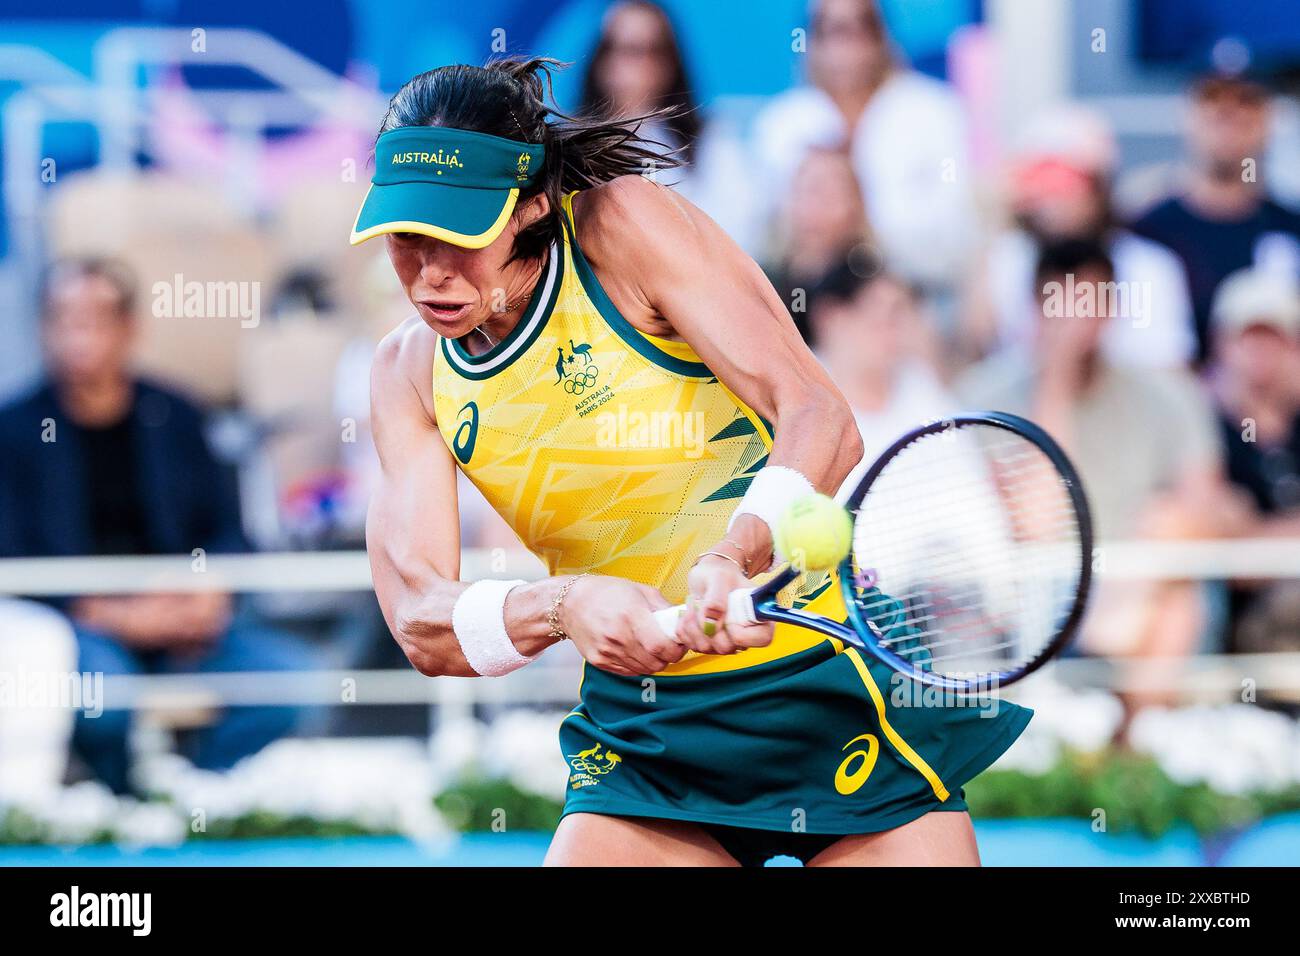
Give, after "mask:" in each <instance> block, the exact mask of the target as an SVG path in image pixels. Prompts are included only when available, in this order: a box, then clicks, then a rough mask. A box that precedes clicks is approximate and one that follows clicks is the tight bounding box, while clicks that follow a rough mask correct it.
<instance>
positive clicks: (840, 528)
mask: <svg viewBox="0 0 1300 956" xmlns="http://www.w3.org/2000/svg"><path fill="white" fill-rule="evenodd" d="M773 537H774V539H775V541H776V547H777V550H779V551H780V552H781V553H782V554H784V555H785V556H786V558H787V559H788V560H789V561H790V563H791V564H793V565H795V566H796V567H800V568H803V569H804V570H805V571H828V570H830V569H831V568H833V567H835V565H837V564H839V563H840V562H841V561H842V560H844V557H845V555H847V554H848V553H849V548H850V546H851V545H852V544H853V521H852V519H851V518H849V513H848V512H847V511H845V510H844V509H843V508H841V507H840V506H839V505H837V504H836V503H835V502H834V501H833V500H832V499H830V498H828V497H827V496H826V495H821V494H815V493H814V494H811V495H804V497H802V498H799V499H797V500H796V501H793V502H791V504H790V507H788V508H787V509H786V510H785V514H783V515H782V516H781V517H780V519H779V520H778V521H777V523H776V533H775V535H773Z"/></svg>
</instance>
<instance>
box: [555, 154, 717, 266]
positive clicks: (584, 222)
mask: <svg viewBox="0 0 1300 956" xmlns="http://www.w3.org/2000/svg"><path fill="white" fill-rule="evenodd" d="M665 175H670V173H665ZM700 215H702V213H700V211H699V210H698V209H696V207H695V206H693V205H692V204H691V203H690V202H688V201H687V200H685V199H683V198H682V197H681V196H679V195H678V194H677V193H676V192H674V191H673V190H672V189H670V188H668V187H667V186H664V185H661V184H660V183H658V182H655V181H654V180H653V179H651V178H650V177H648V176H619V177H618V178H617V179H611V180H610V181H609V182H607V183H602V184H601V185H599V186H595V187H593V188H591V189H586V190H583V191H582V192H580V193H578V195H577V196H576V197H575V198H574V228H575V229H576V231H577V234H578V245H579V246H581V247H582V248H583V250H584V251H586V250H588V249H590V250H592V253H593V254H594V256H595V257H602V254H603V257H604V258H610V257H611V255H612V254H614V253H617V252H618V251H619V250H624V249H639V250H640V251H641V252H642V253H643V254H644V253H645V252H647V251H653V249H654V248H655V247H658V246H672V245H673V244H675V243H677V242H679V241H680V240H681V239H683V238H689V237H691V236H693V235H696V234H697V233H698V221H697V217H699V216H700ZM647 247H649V249H648V248H647ZM593 254H588V258H593Z"/></svg>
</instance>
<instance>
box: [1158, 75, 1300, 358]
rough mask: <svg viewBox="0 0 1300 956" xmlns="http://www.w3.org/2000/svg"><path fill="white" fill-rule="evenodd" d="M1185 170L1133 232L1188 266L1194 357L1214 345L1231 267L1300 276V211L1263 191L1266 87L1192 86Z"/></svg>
mask: <svg viewBox="0 0 1300 956" xmlns="http://www.w3.org/2000/svg"><path fill="white" fill-rule="evenodd" d="M1191 101H1192V102H1191V111H1190V114H1189V117H1188V121H1187V133H1186V150H1187V156H1186V169H1185V171H1184V180H1183V183H1182V185H1181V186H1180V188H1179V189H1178V190H1177V192H1176V193H1175V195H1173V196H1171V197H1169V198H1168V199H1165V200H1164V201H1163V202H1161V203H1159V204H1157V205H1156V206H1155V207H1154V208H1152V209H1151V210H1149V211H1148V212H1147V213H1145V214H1144V215H1142V216H1141V217H1140V218H1139V219H1138V220H1137V221H1136V222H1135V223H1134V224H1133V230H1134V231H1135V232H1137V233H1138V234H1139V235H1143V236H1146V237H1148V238H1150V239H1154V240H1156V241H1157V242H1161V243H1164V244H1165V245H1167V246H1168V247H1169V248H1171V249H1172V250H1173V251H1174V252H1175V253H1176V254H1177V255H1178V257H1179V258H1180V259H1182V261H1183V265H1184V267H1185V268H1186V270H1187V277H1188V281H1189V284H1190V289H1191V296H1192V308H1193V310H1194V314H1195V317H1196V333H1197V361H1198V362H1204V361H1205V359H1206V357H1207V354H1208V351H1209V345H1210V341H1209V327H1210V306H1211V303H1212V301H1213V298H1214V291H1215V289H1216V288H1218V285H1219V283H1220V282H1222V281H1223V279H1224V277H1226V276H1227V275H1228V274H1229V273H1232V272H1236V271H1237V270H1239V269H1245V268H1248V267H1250V266H1252V265H1253V266H1257V267H1259V268H1264V269H1268V270H1270V271H1273V270H1276V271H1277V272H1279V273H1284V274H1286V275H1288V276H1290V277H1296V276H1298V275H1300V215H1297V214H1296V213H1294V212H1292V211H1290V210H1288V209H1284V208H1283V207H1281V206H1279V205H1278V204H1277V203H1275V202H1273V201H1272V200H1271V199H1269V198H1268V196H1267V195H1266V191H1265V188H1264V186H1263V184H1262V182H1261V181H1260V179H1261V175H1262V174H1264V175H1266V174H1267V170H1264V171H1263V172H1262V174H1261V171H1260V170H1259V169H1258V168H1257V165H1256V164H1257V163H1258V162H1259V160H1260V158H1261V157H1262V156H1263V155H1264V152H1265V149H1266V146H1267V139H1268V130H1269V119H1270V104H1269V93H1268V90H1267V89H1266V88H1265V87H1264V86H1262V85H1261V84H1259V83H1258V82H1255V81H1254V80H1251V79H1249V78H1247V77H1244V76H1234V75H1227V74H1213V75H1211V76H1208V77H1205V78H1203V79H1201V80H1200V81H1198V82H1197V83H1196V84H1195V85H1194V86H1193V87H1192V91H1191Z"/></svg>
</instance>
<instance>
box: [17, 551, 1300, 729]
mask: <svg viewBox="0 0 1300 956" xmlns="http://www.w3.org/2000/svg"><path fill="white" fill-rule="evenodd" d="M1094 567H1095V570H1096V572H1097V574H1098V576H1099V577H1101V578H1103V579H1107V578H1115V579H1127V580H1225V579H1233V578H1250V579H1273V580H1277V579H1300V541H1297V540H1287V539H1252V540H1232V541H1191V542H1187V541H1182V542H1132V541H1126V542H1115V543H1112V544H1106V545H1101V546H1099V547H1098V549H1097V551H1096V557H1095V560H1094ZM542 573H544V572H543V568H542V565H541V563H540V562H539V561H538V560H537V559H536V558H534V557H533V556H532V555H530V554H528V553H526V552H522V551H510V552H502V551H488V550H483V549H467V550H466V551H465V552H464V553H463V555H462V561H461V576H462V578H464V579H466V580H474V579H477V578H481V577H510V578H533V577H538V576H540V575H541V574H542ZM371 586H372V584H371V577H370V566H369V562H368V560H367V558H366V554H365V552H363V551H338V552H302V553H298V552H288V553H274V554H251V555H203V556H194V555H176V556H161V557H84V558H82V557H78V558H16V559H4V560H0V595H23V596H31V597H60V596H69V595H86V594H123V593H139V592H142V591H145V592H147V591H169V592H194V591H206V590H220V591H231V592H239V593H274V592H281V593H284V592H299V593H305V592H316V593H321V592H347V591H367V590H370V588H371ZM1051 673H1052V674H1053V675H1054V676H1055V678H1056V679H1057V680H1060V681H1061V682H1063V683H1066V684H1068V685H1073V686H1092V687H1108V688H1111V689H1113V690H1168V691H1175V692H1176V693H1177V694H1178V695H1179V696H1180V697H1182V698H1185V699H1189V700H1205V701H1212V700H1222V699H1224V696H1225V695H1226V694H1232V695H1234V696H1235V695H1236V694H1237V693H1238V691H1239V689H1240V688H1241V687H1242V686H1243V684H1245V683H1247V682H1249V684H1250V685H1251V686H1252V687H1253V688H1254V690H1256V691H1257V692H1260V693H1269V694H1271V695H1273V696H1275V697H1280V698H1285V699H1287V700H1291V701H1296V702H1300V654H1293V653H1275V654H1241V655H1198V656H1195V657H1191V658H1185V659H1184V658H1180V659H1144V660H1142V661H1122V662H1121V661H1117V660H1113V659H1097V658H1093V659H1086V660H1066V661H1061V662H1058V663H1057V664H1055V665H1053V667H1052V668H1051ZM575 680H576V677H575V670H574V668H571V667H564V666H561V667H530V668H524V669H522V670H520V671H516V672H515V673H513V674H511V675H509V676H507V677H505V678H500V679H494V680H475V679H465V678H438V679H433V680H431V679H429V678H426V677H423V676H422V675H420V674H418V673H416V672H415V671H413V670H384V671H364V670H360V671H313V672H303V673H284V672H280V673H240V674H206V675H198V674H194V675H190V674H169V675H151V676H141V677H114V678H113V695H112V696H113V701H112V703H111V706H113V707H132V708H135V709H140V710H157V711H166V710H171V709H178V708H184V707H190V708H193V707H206V706H213V707H215V706H219V705H226V706H241V705H243V706H247V705H265V704H299V705H331V704H340V703H342V702H343V701H344V700H350V701H354V702H356V703H362V704H429V705H430V706H433V707H437V708H439V709H444V708H445V709H451V710H462V709H465V708H468V707H472V706H473V705H475V704H501V705H506V704H555V705H566V704H569V703H572V702H573V701H574V700H575V699H576V696H577V694H576V683H575Z"/></svg>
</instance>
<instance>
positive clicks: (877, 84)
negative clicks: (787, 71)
mask: <svg viewBox="0 0 1300 956" xmlns="http://www.w3.org/2000/svg"><path fill="white" fill-rule="evenodd" d="M811 12H812V29H811V36H810V38H809V40H808V81H809V83H808V85H806V86H800V87H798V88H796V89H793V90H789V91H787V92H785V93H783V94H781V95H780V96H778V97H776V98H775V99H774V100H773V101H772V102H771V103H769V104H768V105H767V106H766V107H764V109H763V110H762V112H761V113H760V114H759V115H758V117H757V118H756V120H755V126H754V147H755V154H756V156H755V158H756V159H757V161H758V162H759V163H760V164H761V167H762V169H763V171H764V174H765V177H766V182H765V183H764V184H763V188H762V192H761V194H760V196H761V199H760V201H765V202H768V203H772V204H779V203H780V202H781V201H782V199H783V197H784V196H785V195H786V193H787V192H788V190H789V189H790V183H791V180H792V179H793V178H794V174H795V170H796V169H798V167H799V164H800V163H801V162H802V161H803V157H804V154H805V153H806V152H807V150H808V149H809V147H811V146H826V145H834V144H837V143H842V142H847V143H849V144H850V147H851V150H850V152H851V156H852V160H853V168H854V169H855V170H856V172H857V176H858V181H859V182H860V183H861V186H862V193H863V196H864V198H865V201H866V208H867V217H868V219H869V221H870V223H871V229H872V232H873V233H874V234H875V236H876V239H877V242H878V244H879V248H880V252H881V253H882V254H883V256H884V259H885V261H886V263H887V264H888V265H889V268H890V269H891V270H892V271H894V272H897V273H898V274H899V275H901V276H902V277H904V278H905V279H907V280H908V281H910V282H913V283H915V284H919V285H921V286H923V287H926V288H927V290H928V288H929V287H933V286H937V287H942V288H946V287H948V286H950V285H951V284H952V283H953V282H954V281H955V280H956V279H957V277H958V276H959V274H960V272H961V270H962V269H963V268H964V267H965V266H966V263H967V261H968V256H969V253H970V250H971V246H972V241H973V239H974V237H975V216H974V205H973V201H972V194H971V186H972V183H971V179H972V176H971V170H970V169H969V168H968V165H967V160H966V130H965V122H964V119H963V117H962V113H961V108H960V105H959V103H958V101H957V99H956V98H955V97H954V96H953V94H952V92H951V91H950V90H949V89H948V88H947V87H946V86H945V85H944V84H942V83H940V82H938V81H937V80H933V79H930V78H929V77H925V76H922V75H921V74H919V73H917V72H916V71H914V70H911V69H908V68H907V67H906V66H905V65H904V64H902V63H901V62H900V61H899V59H898V55H897V53H896V52H895V50H894V49H893V48H892V47H891V44H890V40H889V37H888V35H887V34H886V31H885V24H884V21H883V19H882V17H881V13H880V10H879V8H878V7H877V5H876V3H875V0H815V2H814V3H813V5H812V11H811ZM773 208H774V207H769V214H770V213H771V212H772V211H773Z"/></svg>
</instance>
